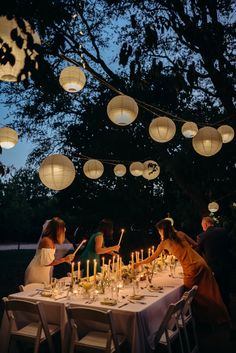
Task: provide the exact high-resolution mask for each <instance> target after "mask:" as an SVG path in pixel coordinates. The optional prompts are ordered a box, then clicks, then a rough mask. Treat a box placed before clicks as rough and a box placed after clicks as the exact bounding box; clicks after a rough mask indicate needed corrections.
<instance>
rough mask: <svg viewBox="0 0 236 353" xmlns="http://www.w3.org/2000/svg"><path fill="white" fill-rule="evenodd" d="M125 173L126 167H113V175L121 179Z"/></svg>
mask: <svg viewBox="0 0 236 353" xmlns="http://www.w3.org/2000/svg"><path fill="white" fill-rule="evenodd" d="M125 173H126V166H125V165H124V164H117V165H116V166H115V167H114V174H115V175H116V176H117V177H123V176H124V175H125Z"/></svg>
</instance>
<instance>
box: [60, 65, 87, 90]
mask: <svg viewBox="0 0 236 353" xmlns="http://www.w3.org/2000/svg"><path fill="white" fill-rule="evenodd" d="M59 82H60V85H61V86H62V87H63V88H64V90H65V91H67V92H70V93H75V92H78V91H80V90H81V89H82V88H83V87H84V85H85V83H86V77H85V74H84V73H83V71H82V70H81V69H80V68H79V67H77V66H68V67H66V68H65V69H63V70H62V72H61V74H60V77H59Z"/></svg>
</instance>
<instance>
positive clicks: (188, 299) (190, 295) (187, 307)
mask: <svg viewBox="0 0 236 353" xmlns="http://www.w3.org/2000/svg"><path fill="white" fill-rule="evenodd" d="M197 290H198V286H197V285H195V286H193V287H192V289H190V290H189V291H187V292H184V294H183V296H182V299H183V300H184V301H185V304H184V307H183V316H184V318H185V319H186V318H188V317H190V316H192V310H191V304H192V301H193V299H194V297H195V295H196V293H197Z"/></svg>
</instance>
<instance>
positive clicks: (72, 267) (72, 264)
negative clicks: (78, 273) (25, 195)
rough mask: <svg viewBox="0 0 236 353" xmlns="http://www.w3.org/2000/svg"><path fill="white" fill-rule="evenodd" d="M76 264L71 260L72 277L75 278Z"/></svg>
mask: <svg viewBox="0 0 236 353" xmlns="http://www.w3.org/2000/svg"><path fill="white" fill-rule="evenodd" d="M74 266H75V264H74V262H71V277H72V279H74Z"/></svg>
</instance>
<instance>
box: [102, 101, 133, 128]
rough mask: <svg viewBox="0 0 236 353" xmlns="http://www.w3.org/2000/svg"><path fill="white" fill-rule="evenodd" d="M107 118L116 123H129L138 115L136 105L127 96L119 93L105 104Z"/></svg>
mask: <svg viewBox="0 0 236 353" xmlns="http://www.w3.org/2000/svg"><path fill="white" fill-rule="evenodd" d="M107 114H108V117H109V119H110V120H111V121H112V122H113V123H114V124H116V125H120V126H126V125H129V124H131V123H132V122H133V121H134V120H135V119H136V118H137V116H138V105H137V103H136V102H135V100H134V99H133V98H131V97H129V96H125V95H119V96H116V97H114V98H112V99H111V100H110V102H109V103H108V105H107Z"/></svg>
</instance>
